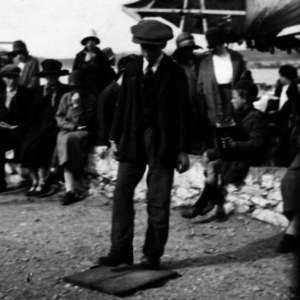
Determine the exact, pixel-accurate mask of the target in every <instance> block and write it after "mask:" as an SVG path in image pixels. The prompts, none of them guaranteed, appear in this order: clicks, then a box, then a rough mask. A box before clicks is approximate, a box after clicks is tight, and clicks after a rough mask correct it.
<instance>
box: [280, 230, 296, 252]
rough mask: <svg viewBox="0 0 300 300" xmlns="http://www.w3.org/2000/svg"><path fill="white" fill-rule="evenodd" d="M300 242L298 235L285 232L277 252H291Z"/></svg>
mask: <svg viewBox="0 0 300 300" xmlns="http://www.w3.org/2000/svg"><path fill="white" fill-rule="evenodd" d="M297 243H298V237H297V236H295V235H291V234H285V235H284V236H283V238H282V240H281V241H280V243H279V244H278V246H277V248H276V252H277V253H291V252H293V251H294V250H295V249H296V247H297Z"/></svg>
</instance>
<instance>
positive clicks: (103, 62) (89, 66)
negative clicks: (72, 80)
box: [73, 29, 115, 97]
mask: <svg viewBox="0 0 300 300" xmlns="http://www.w3.org/2000/svg"><path fill="white" fill-rule="evenodd" d="M81 44H82V45H83V46H84V49H83V50H82V51H80V52H79V53H78V54H77V55H76V57H75V60H74V64H73V71H75V70H79V71H82V72H83V74H84V76H85V79H86V82H87V84H88V85H89V88H90V90H91V92H92V94H93V95H94V97H98V95H99V94H100V93H101V92H102V91H103V89H104V88H105V87H107V86H108V85H109V84H110V83H111V81H112V80H113V79H114V77H115V73H114V70H113V69H112V68H111V67H110V63H109V61H108V59H107V57H106V56H105V55H104V53H103V52H102V51H101V50H100V49H99V48H98V47H97V45H99V44H100V40H99V38H98V37H97V34H96V31H95V30H93V29H92V30H91V31H90V32H89V33H88V34H86V36H85V37H84V38H83V39H82V41H81Z"/></svg>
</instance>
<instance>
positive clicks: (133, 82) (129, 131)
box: [99, 20, 191, 269]
mask: <svg viewBox="0 0 300 300" xmlns="http://www.w3.org/2000/svg"><path fill="white" fill-rule="evenodd" d="M131 32H132V33H133V42H135V43H137V44H140V45H141V51H142V56H140V57H138V58H137V59H136V60H135V61H134V62H133V63H131V64H130V65H128V66H127V67H126V70H125V72H124V78H123V83H122V90H121V96H120V99H119V101H118V104H117V109H116V115H115V119H114V123H113V127H112V131H111V134H110V140H111V142H112V149H113V150H115V151H116V157H117V159H118V160H119V162H120V164H119V170H118V177H117V184H116V189H115V193H114V202H113V213H112V231H111V242H112V245H111V250H110V253H109V255H108V256H105V257H100V259H99V262H100V264H102V265H106V266H117V265H120V264H122V263H126V264H132V263H133V245H132V242H133V234H134V206H133V195H134V190H135V187H136V186H137V184H138V183H139V181H140V180H141V179H142V177H143V175H144V172H145V170H146V167H147V166H148V174H147V183H148V194H147V211H148V228H147V232H146V239H145V244H144V248H143V253H144V256H143V258H142V260H141V265H142V267H144V268H148V269H157V268H158V267H159V264H160V257H161V256H162V254H163V252H164V247H165V244H166V242H167V238H168V231H169V215H170V196H171V195H170V194H171V189H172V185H173V176H174V168H176V169H177V170H178V172H179V173H183V172H185V171H186V170H187V169H188V167H189V159H188V156H187V151H188V150H189V143H190V138H189V133H190V127H189V120H190V112H191V109H190V103H189V92H188V83H187V78H186V75H185V73H184V70H183V69H182V68H181V67H179V66H178V65H177V64H176V63H174V62H173V61H172V59H171V58H169V57H168V56H167V55H165V54H164V53H163V48H164V47H165V46H166V42H167V41H168V40H170V39H172V37H173V33H172V30H171V28H170V27H169V26H167V25H164V24H163V23H161V22H159V21H154V20H143V21H141V22H140V23H138V24H137V25H135V26H133V27H132V28H131ZM116 145H117V147H116Z"/></svg>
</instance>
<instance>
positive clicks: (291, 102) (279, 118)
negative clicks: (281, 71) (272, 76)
mask: <svg viewBox="0 0 300 300" xmlns="http://www.w3.org/2000/svg"><path fill="white" fill-rule="evenodd" d="M281 92H282V85H278V87H277V88H276V90H275V96H276V97H278V98H280V95H281ZM286 94H287V96H288V100H287V101H286V102H285V104H284V105H283V107H282V108H281V110H278V111H277V112H276V113H275V115H274V116H273V118H274V119H275V122H276V127H277V134H278V135H279V136H282V137H289V138H292V136H291V134H292V129H293V128H295V123H296V122H298V120H299V117H300V92H299V89H298V86H297V84H296V83H291V84H290V86H289V87H288V89H287V92H286ZM294 135H295V136H294V137H295V138H297V136H298V134H296V133H295V134H294Z"/></svg>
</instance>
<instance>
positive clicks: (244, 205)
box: [85, 154, 288, 227]
mask: <svg viewBox="0 0 300 300" xmlns="http://www.w3.org/2000/svg"><path fill="white" fill-rule="evenodd" d="M190 160H191V167H190V169H189V171H188V172H186V173H184V174H181V175H180V174H178V173H177V172H176V173H175V178H174V187H173V190H172V203H171V205H172V207H178V206H183V205H191V204H193V203H194V202H195V200H196V199H197V197H198V196H199V194H200V193H201V190H202V189H203V186H204V176H203V167H202V165H201V158H200V157H197V156H190ZM117 168H118V163H117V162H116V161H115V160H114V159H113V158H112V157H110V156H107V157H106V158H105V159H101V158H100V157H99V156H98V155H97V154H90V155H89V158H88V163H87V165H86V168H85V175H86V178H87V180H88V182H89V193H90V194H91V195H99V194H104V195H105V196H107V197H108V198H112V196H113V190H114V186H115V182H116V176H117ZM285 172H286V169H284V168H271V167H260V168H251V169H250V172H249V174H248V176H247V178H246V180H245V183H244V184H243V185H242V186H239V187H235V186H233V185H230V186H229V187H228V192H229V193H228V195H227V198H226V199H227V203H226V204H225V209H226V211H227V213H228V214H230V213H234V212H236V213H248V214H251V215H252V217H253V218H256V219H258V220H261V221H264V222H268V223H271V224H274V225H277V226H282V227H286V226H287V225H288V220H287V219H286V218H285V217H284V216H283V215H282V199H281V193H280V184H281V179H282V177H283V176H284V174H285ZM145 198H146V181H145V177H144V178H143V180H142V181H141V182H140V184H139V185H138V187H137V189H136V191H135V196H134V199H135V201H143V200H145Z"/></svg>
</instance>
